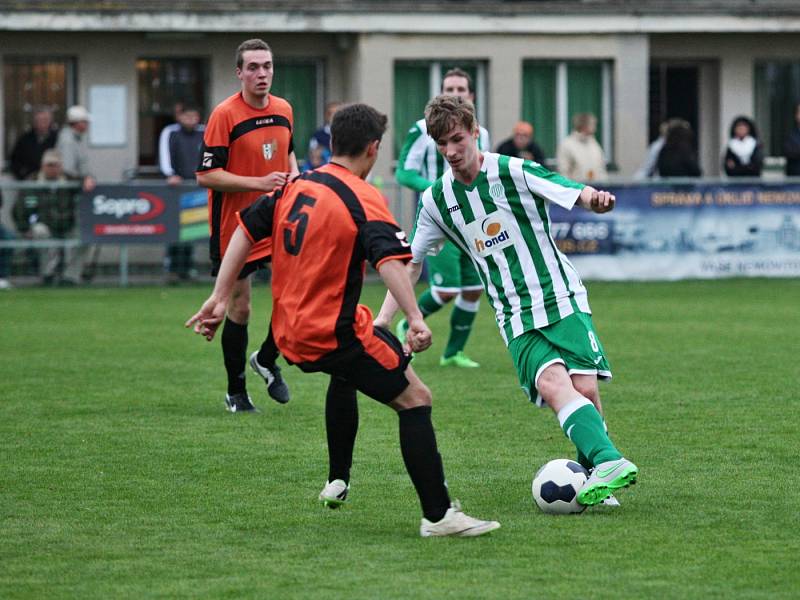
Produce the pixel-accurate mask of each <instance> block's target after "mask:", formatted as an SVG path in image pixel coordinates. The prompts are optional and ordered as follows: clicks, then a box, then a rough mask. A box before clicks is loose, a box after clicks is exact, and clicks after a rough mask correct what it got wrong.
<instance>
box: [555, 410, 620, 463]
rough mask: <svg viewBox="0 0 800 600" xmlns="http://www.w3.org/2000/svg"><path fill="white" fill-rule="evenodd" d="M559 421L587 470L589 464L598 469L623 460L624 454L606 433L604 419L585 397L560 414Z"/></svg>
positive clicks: (559, 412)
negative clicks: (606, 463)
mask: <svg viewBox="0 0 800 600" xmlns="http://www.w3.org/2000/svg"><path fill="white" fill-rule="evenodd" d="M558 422H559V423H560V424H561V429H563V430H564V433H565V434H566V436H567V437H568V438H569V439H570V441H572V443H573V444H575V447H576V448H577V449H578V461H579V462H580V463H581V464H582V465H583V466H584V467H586V466H587V463H588V465H591V466H595V465H598V464H600V463H603V462H607V461H609V460H617V459H619V458H622V454H620V452H619V450H617V449H616V448H615V447H614V444H613V443H611V440H610V439H609V437H608V434H607V433H606V428H605V424H604V423H603V417H601V416H600V413H599V412H597V409H596V408H595V407H594V404H592V403H591V402H590V401H589V400H588V399H586V398H584V397H583V396H579V397H578V398H576V399H575V400H573V401H572V402H570V403H569V404H567V405H566V406H564V407H563V408H562V409H561V410H560V411H558ZM581 458H583V460H581ZM584 460H585V461H586V462H584Z"/></svg>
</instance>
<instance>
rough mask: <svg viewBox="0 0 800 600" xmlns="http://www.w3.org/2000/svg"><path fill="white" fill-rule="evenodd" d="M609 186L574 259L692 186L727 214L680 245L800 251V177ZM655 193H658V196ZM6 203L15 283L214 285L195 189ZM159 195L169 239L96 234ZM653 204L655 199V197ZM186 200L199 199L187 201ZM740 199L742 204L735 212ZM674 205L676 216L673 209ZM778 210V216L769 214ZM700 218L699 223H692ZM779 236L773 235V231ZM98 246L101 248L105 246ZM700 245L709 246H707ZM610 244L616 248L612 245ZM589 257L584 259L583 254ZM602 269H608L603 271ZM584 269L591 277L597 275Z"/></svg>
mask: <svg viewBox="0 0 800 600" xmlns="http://www.w3.org/2000/svg"><path fill="white" fill-rule="evenodd" d="M373 184H376V187H378V188H379V189H380V190H381V192H382V193H383V195H384V197H385V198H386V201H387V203H388V206H389V208H390V210H391V211H392V213H393V214H394V215H395V218H396V219H397V221H398V223H399V224H400V226H401V227H402V228H403V229H405V230H406V231H407V232H410V231H411V228H412V226H413V223H414V217H415V213H416V206H417V194H416V193H414V192H413V191H411V190H408V189H406V188H401V187H400V186H398V185H397V184H396V183H395V182H393V181H392V182H386V183H383V182H381V181H380V180H375V181H373ZM608 187H609V188H610V189H612V190H615V191H617V193H618V195H620V194H623V195H622V196H620V197H621V198H625V199H626V200H625V202H627V203H628V204H629V206H628V210H627V212H626V208H625V206H624V205H623V203H619V204H618V210H617V211H615V212H614V213H612V214H613V215H615V216H613V217H611V220H612V221H613V223H612V226H613V239H611V238H609V240H607V243H606V242H602V243H601V241H600V240H596V241H597V242H598V243H593V244H589V243H588V242H587V240H585V239H578V238H575V239H574V240H572V237H571V236H573V234H576V235H578V236H579V237H580V236H581V235H583V236H584V237H585V234H586V231H588V229H587V227H585V225H586V223H583V221H586V220H587V219H586V218H585V217H583V216H581V215H574V216H571V217H570V218H571V219H579V220H582V221H581V223H579V224H578V225H580V226H579V227H578V226H576V227H575V228H574V229H575V231H574V232H573V231H571V230H570V231H567V229H569V227H567V226H566V225H565V226H564V227H562V229H563V231H564V232H566V233H565V234H564V235H565V239H564V240H560V239H557V240H556V241H557V243H559V247H560V248H561V249H562V250H563V251H565V252H568V253H569V252H570V248H572V247H573V246H574V247H575V248H576V249H584V250H587V251H588V250H592V249H593V251H594V252H597V253H599V254H598V258H602V256H600V255H603V254H604V253H605V254H606V255H607V257H606V259H605V260H612V259H613V255H614V254H615V253H617V252H618V251H627V250H629V249H630V248H631V247H636V248H638V247H640V246H641V247H644V246H643V244H645V242H644V241H643V240H644V237H643V238H642V240H639V241H638V242H636V240H633V241H631V240H629V239H627V238H626V236H628V237H630V236H635V235H639V236H644V234H645V233H647V232H645V231H644V229H642V227H640V228H639V229H642V231H639V229H637V228H636V227H637V226H636V223H638V222H639V221H638V220H641V219H642V218H643V215H645V214H649V213H650V212H652V211H651V209H653V208H659V207H660V208H661V209H662V210H660V211H659V212H652V215H651V216H652V218H655V219H657V220H656V221H654V222H653V223H657V224H658V226H659V227H667V226H668V225H666V223H667V222H668V221H669V219H675V218H677V217H676V215H677V212H675V211H676V210H678V207H677V206H675V207H673V208H670V207H667V206H665V205H664V204H663V203H664V202H665V200H664V199H665V198H666V196H664V194H663V191H664V189H665V188H668V189H669V190H673V191H677V193H678V195H680V194H681V193H682V192H681V190H684V191H686V190H692V189H693V190H695V191H694V192H692V193H693V194H695V195H697V194H698V193H699V192H698V191H697V190H704V191H703V192H702V193H703V194H704V196H703V205H704V206H705V209H706V213H704V216H703V219H702V220H704V222H705V221H708V215H709V212H708V211H709V210H711V209H713V210H714V211H717V212H715V213H714V214H715V215H719V217H715V219H716V220H714V219H712V221H713V222H714V223H716V226H715V231H710V232H708V233H704V234H703V235H704V236H705V237H704V238H703V239H702V240H700V241H698V240H697V239H695V237H697V236H695V235H694V233H693V232H692V231H690V230H687V232H686V233H685V234H683V237H682V238H680V240H679V241H680V244H677V247H680V248H683V249H684V250H685V249H687V248H689V247H690V246H691V247H695V248H700V247H707V246H709V244H711V241H713V243H714V244H716V246H715V247H719V248H726V247H727V246H730V247H731V248H734V249H736V248H739V247H740V246H741V248H744V246H743V245H742V244H740V243H739V242H738V241H736V240H738V239H739V238H742V239H745V238H746V240H745V241H746V242H747V244H749V246H750V248H751V250H752V249H753V248H761V247H765V244H766V238H767V236H768V235H769V236H772V237H775V236H782V237H781V240H783V241H782V242H781V244H782V245H781V244H779V246H780V247H782V248H783V247H785V248H794V247H795V246H794V245H793V244H794V242H793V241H792V240H794V237H792V236H796V235H797V233H795V232H796V230H797V224H800V216H798V210H800V200H798V198H800V178H778V177H775V176H774V175H771V176H770V177H765V178H763V179H745V178H736V179H710V178H706V179H684V180H665V179H661V180H650V181H637V182H632V181H630V180H628V179H620V178H617V179H614V180H611V181H609V182H608ZM709 188H710V189H709ZM745 188H746V189H745ZM736 190H745V191H744V192H742V193H743V194H744V195H742V194H739V196H741V198H739V196H737V198H739V199H738V200H737V199H733V200H732V199H731V198H733V197H731V198H728V194H726V191H730V192H731V193H738V192H736ZM747 190H749V191H747ZM112 192H118V194H117V195H118V196H119V197H117V198H114V197H112V196H113V195H114V194H113V193H112ZM650 192H653V194H655V195H651V194H650ZM747 194H749V196H748V195H747ZM0 197H1V198H2V207H1V208H0V279H9V278H11V279H12V280H13V282H14V284H15V285H37V284H56V283H58V282H62V283H65V284H80V283H87V282H88V281H95V282H100V283H104V284H119V285H122V286H125V285H128V284H130V283H159V282H162V281H170V282H173V281H174V282H180V281H189V280H194V279H196V278H198V277H199V278H201V279H206V280H207V279H209V275H208V273H209V272H210V263H209V259H208V238H207V233H208V226H207V221H206V218H207V217H206V215H207V209H206V201H205V192H204V191H203V190H202V189H200V188H197V187H194V186H179V187H178V188H175V187H170V186H167V185H166V183H164V182H163V180H154V179H141V180H131V181H124V182H117V183H113V184H106V183H104V184H101V185H98V188H97V190H95V192H94V194H93V195H90V194H82V193H81V190H80V189H79V187H78V185H77V184H76V183H70V182H52V183H51V182H46V183H42V182H28V181H26V182H19V181H10V180H0ZM154 197H155V198H156V199H155V200H153V202H155V203H156V204H158V202H160V203H161V209H160V210H162V212H164V215H163V216H167V215H171V217H170V218H171V219H172V220H171V221H170V220H167V221H164V222H163V223H160V224H158V225H157V226H151V227H150V229H152V230H156V229H157V228H158V227H160V228H161V229H159V230H158V231H159V232H160V233H161V234H162V235H161V237H159V236H152V239H149V240H146V242H149V243H146V242H145V243H142V240H143V239H144V238H145V237H146V236H141V235H139V236H130V237H127V238H125V237H123V236H120V235H109V236H107V237H105V238H103V236H101V235H99V234H98V231H100V230H102V229H103V228H105V230H107V231H108V232H111V233H112V234H114V233H115V232H117V231H118V230H119V229H120V227H121V226H120V225H118V224H116V223H118V222H119V221H118V220H117V221H114V219H112V218H111V217H112V216H113V217H115V218H118V217H120V215H121V214H122V212H124V211H125V210H129V209H130V211H132V214H131V215H130V219H129V220H128V225H125V226H124V228H127V229H132V230H136V231H138V230H140V229H143V228H146V227H145V226H144V225H142V224H141V223H142V219H141V218H140V217H142V215H141V213H142V211H144V210H149V209H147V207H146V206H145V203H144V202H141V204H142V206H145V208H144V209H143V208H142V206H140V205H139V204H140V201H139V199H140V198H150V199H152V198H154ZM158 197H161V198H162V200H160V201H159V200H158ZM654 198H656V199H655V200H654ZM669 198H672V196H670V197H669ZM669 198H668V200H669V202H672V201H673V200H672V199H669ZM748 198H753V199H754V200H753V206H752V207H751V208H748V207H747V206H744V205H743V204H742V203H741V202H745V201H747V199H748ZM187 199H189V200H191V201H190V202H188V203H187V202H186V200H187ZM634 201H635V202H638V204H639V207H638V208H636V210H634V211H631V210H630V209H632V208H634V207H633V204H631V203H633V202H634ZM740 201H741V202H740ZM709 203H710V204H709ZM732 203H738V204H736V206H734V205H733V204H732ZM176 205H177V207H176ZM165 206H166V208H165ZM93 208H94V209H95V210H94V212H95V213H98V214H99V215H100V216H99V217H98V216H97V214H93V212H92V209H93ZM667 208H670V210H666V209H667ZM683 208H686V207H683ZM745 208H748V210H749V212H747V214H745V212H744V211H743V209H745ZM734 209H738V210H739V211H740V212H738V213H737V215H739V216H735V215H733V213H732V211H733V210H734ZM756 209H757V210H758V211H759V214H761V215H768V213H769V214H775V215H778V217H780V218H779V221H778V222H777V224H774V223H771V222H765V223H763V224H762V223H760V222H758V223H756V222H755V221H754V224H753V225H751V226H750V227H749V229H747V230H746V231H743V232H739V231H738V230H737V231H735V232H733V231H732V232H728V233H725V232H723V231H721V228H722V225H723V222H725V223H727V222H728V221H730V223H728V224H727V225H725V226H726V227H727V228H728V229H731V230H732V228H735V227H737V226H738V225H741V223H742V222H743V221H742V219H743V218H744V216H748V218H750V217H749V215H750V214H755V213H754V211H755V210H756ZM137 211H138V212H137ZM670 211H671V212H670ZM770 211H772V212H771V213H770ZM150 212H152V211H150ZM150 212H148V214H150ZM573 212H576V211H573ZM577 212H581V211H577ZM133 213H136V214H133ZM779 213H780V214H779ZM687 214H688V213H687ZM104 216H105V217H108V219H109V220H111V221H114V222H113V223H111V224H108V223H109V222H110V221H108V222H105V223H100V224H99V225H98V224H97V223H95V222H93V221H92V219H102V218H103V217H104ZM695 216H697V215H695ZM723 217H724V218H723ZM778 217H776V218H778ZM142 218H143V217H142ZM562 218H563V217H562ZM692 218H693V219H694V217H692ZM614 219H616V221H615V220H614ZM566 220H569V219H566ZM693 222H695V223H699V222H700V221H699V220H697V219H695V220H694V221H693ZM640 224H641V223H640ZM737 224H738V225H737ZM705 226H706V225H704V227H705ZM681 227H684V225H681ZM93 228H94V229H93ZM646 229H648V231H649V232H650V234H649V235H650V236H652V235H653V233H652V231H653V226H651V225H648V226H647V228H646ZM695 229H697V227H695ZM773 230H774V234H773V233H769V234H768V233H767V232H768V231H773ZM559 231H561V229H559ZM167 234H168V235H167ZM189 234H191V235H189ZM170 236H171V237H170ZM692 236H694V237H692ZM725 236H727V237H731V239H734V238H735V239H734V242H735V243H733V242H731V243H728V242H726V241H725V239H726V237H725ZM737 236H738V237H737ZM743 236H744V237H743ZM662 237H663V238H664V239H665V240H669V239H672V238H671V237H669V236H668V235H666V234H664V236H662ZM168 238H169V239H168ZM623 238H624V239H623ZM712 238H713V240H712ZM698 239H699V238H698ZM770 239H771V238H770ZM776 239H777V238H776ZM621 240H622V241H621ZM710 240H711V241H710ZM786 240H789V241H788V242H787V241H786ZM98 241H99V242H100V243H97V242H98ZM701 241H702V243H700V242H701ZM571 242H575V243H574V244H573V243H571ZM634 242H636V243H634ZM690 242H691V243H690ZM659 243H662V246H663V245H664V244H667V242H664V241H663V240H662V242H659ZM669 243H670V244H671V243H672V242H669ZM743 243H744V242H743ZM604 244H606V245H608V248H606V246H604ZM636 244H638V246H637V245H636ZM726 244H727V246H726ZM737 244H738V246H737ZM747 244H745V245H747ZM787 244H788V245H787ZM656 245H657V244H655V242H653V243H650V246H649V251H652V250H653V249H654V248H655V246H656ZM673 246H675V244H673ZM581 258H585V255H584V257H581ZM790 258H791V256H790ZM181 261H183V262H181ZM598 264H601V263H598ZM603 268H604V269H605V267H603ZM581 272H582V273H584V272H588V273H591V271H590V270H586V271H583V270H582V271H581ZM792 272H793V271H792Z"/></svg>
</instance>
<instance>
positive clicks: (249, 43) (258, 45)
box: [236, 38, 272, 69]
mask: <svg viewBox="0 0 800 600" xmlns="http://www.w3.org/2000/svg"><path fill="white" fill-rule="evenodd" d="M248 50H266V51H267V52H272V48H270V47H269V44H267V42H265V41H264V40H260V39H258V38H254V39H252V40H245V41H243V42H242V43H241V44H239V47H238V48H237V49H236V68H238V69H241V68H242V65H243V64H244V58H243V56H242V55H243V54H244V53H245V52H247V51H248Z"/></svg>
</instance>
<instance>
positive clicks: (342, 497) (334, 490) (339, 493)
mask: <svg viewBox="0 0 800 600" xmlns="http://www.w3.org/2000/svg"><path fill="white" fill-rule="evenodd" d="M349 490H350V486H349V485H347V484H346V483H345V482H344V481H342V480H341V479H334V480H333V481H328V482H327V483H326V484H325V487H324V488H322V491H321V492H320V493H319V501H320V502H322V506H327V507H328V508H330V509H334V508H339V507H340V506H341V505H342V504H344V503H345V502H346V501H347V492H348V491H349Z"/></svg>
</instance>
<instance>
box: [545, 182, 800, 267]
mask: <svg viewBox="0 0 800 600" xmlns="http://www.w3.org/2000/svg"><path fill="white" fill-rule="evenodd" d="M609 189H610V191H612V192H613V193H614V194H615V195H616V197H617V204H616V207H615V209H614V210H613V211H612V212H610V213H606V214H603V215H597V214H594V213H591V212H588V211H585V210H583V209H580V208H574V209H573V210H572V211H566V210H563V209H561V208H560V207H557V206H555V205H553V206H551V210H550V216H551V219H552V221H553V226H552V233H553V237H554V239H555V240H556V243H557V245H558V246H559V248H560V249H561V250H562V251H563V252H565V253H566V254H568V255H569V258H570V261H571V262H572V263H573V264H574V265H575V267H576V268H577V269H578V272H579V273H580V274H581V276H582V277H584V278H586V279H606V280H643V279H660V280H670V279H686V278H715V277H744V276H752V277H797V276H800V185H798V184H771V183H767V182H754V183H747V184H738V183H734V182H730V181H726V182H719V183H697V184H691V183H687V184H683V183H681V184H666V183H664V184H650V185H612V186H609Z"/></svg>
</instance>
